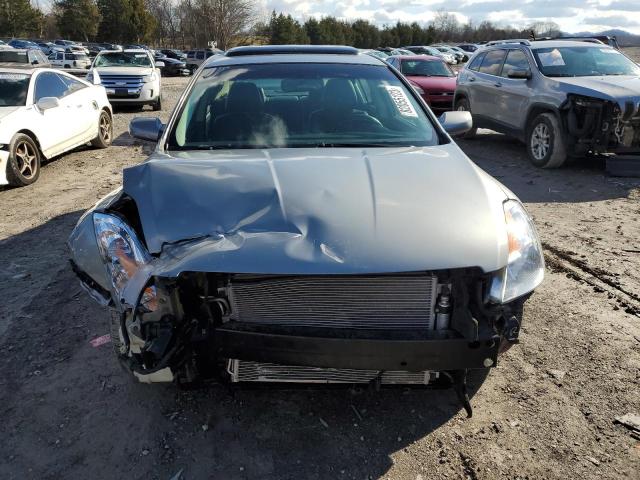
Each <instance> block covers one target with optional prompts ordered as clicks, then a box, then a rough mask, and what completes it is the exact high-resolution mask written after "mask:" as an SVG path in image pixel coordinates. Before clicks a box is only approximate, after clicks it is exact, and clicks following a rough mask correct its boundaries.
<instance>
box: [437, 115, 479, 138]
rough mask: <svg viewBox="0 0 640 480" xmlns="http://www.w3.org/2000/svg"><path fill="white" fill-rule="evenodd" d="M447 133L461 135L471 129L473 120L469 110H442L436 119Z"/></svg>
mask: <svg viewBox="0 0 640 480" xmlns="http://www.w3.org/2000/svg"><path fill="white" fill-rule="evenodd" d="M438 121H439V122H440V125H442V128H444V130H445V131H446V132H447V133H448V134H449V135H461V134H463V133H465V132H468V131H469V130H471V127H472V126H473V120H472V119H471V113H470V112H464V111H458V112H444V113H443V114H442V115H440V118H439V119H438Z"/></svg>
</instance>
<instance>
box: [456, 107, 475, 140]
mask: <svg viewBox="0 0 640 480" xmlns="http://www.w3.org/2000/svg"><path fill="white" fill-rule="evenodd" d="M456 111H458V112H469V113H471V106H470V105H469V100H467V99H466V98H461V99H460V100H458V101H457V102H456ZM477 132H478V129H477V128H475V127H472V128H471V129H470V130H468V131H467V132H465V133H464V134H462V135H460V136H461V137H462V138H474V137H475V136H476V133H477Z"/></svg>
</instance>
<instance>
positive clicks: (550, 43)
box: [530, 40, 612, 50]
mask: <svg viewBox="0 0 640 480" xmlns="http://www.w3.org/2000/svg"><path fill="white" fill-rule="evenodd" d="M555 47H597V48H603V47H607V48H612V47H610V46H609V45H606V44H603V43H592V42H583V41H580V40H538V41H534V42H531V46H530V48H531V49H532V50H535V49H537V48H555Z"/></svg>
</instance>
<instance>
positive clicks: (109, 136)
mask: <svg viewBox="0 0 640 480" xmlns="http://www.w3.org/2000/svg"><path fill="white" fill-rule="evenodd" d="M112 141H113V121H112V119H111V115H109V112H107V111H106V110H102V112H100V120H99V121H98V135H97V136H96V138H94V139H93V140H91V145H92V146H93V147H95V148H107V147H108V146H109V145H111V142H112Z"/></svg>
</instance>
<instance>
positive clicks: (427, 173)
mask: <svg viewBox="0 0 640 480" xmlns="http://www.w3.org/2000/svg"><path fill="white" fill-rule="evenodd" d="M123 189H124V191H125V193H127V194H128V195H129V196H131V197H132V198H133V199H134V200H135V202H136V204H137V206H138V210H139V213H140V218H141V222H142V229H143V232H144V238H145V241H146V244H147V247H148V249H149V251H150V252H151V253H153V254H160V257H159V261H158V263H157V265H156V267H157V270H156V272H155V273H156V274H159V273H163V274H171V275H175V274H178V273H180V271H219V272H251V273H292V274H295V273H364V272H370V273H373V272H379V273H382V272H397V271H418V270H426V269H442V268H459V267H480V268H482V269H483V270H485V271H494V270H497V269H499V268H501V267H503V266H504V265H505V264H506V257H507V251H506V232H505V229H504V213H503V208H502V202H503V201H504V199H505V198H506V195H505V193H504V191H503V190H502V188H501V186H500V185H499V184H498V183H497V182H496V181H495V180H493V179H492V178H491V177H489V176H488V175H486V174H485V173H484V172H482V171H481V170H480V169H479V168H477V167H476V166H475V165H474V164H473V163H472V162H471V161H470V160H469V159H468V158H467V157H466V156H465V155H464V154H463V153H462V151H461V150H460V149H459V148H458V147H457V146H455V145H454V144H448V145H441V146H436V147H425V148H375V149H355V148H344V149H342V148H336V149H333V148H322V149H270V150H227V151H202V152H172V154H171V155H167V154H163V153H156V154H154V155H153V156H152V157H151V158H150V159H149V160H148V161H146V162H144V163H142V164H140V165H137V166H134V167H131V168H128V169H126V170H125V172H124V186H123ZM160 270H162V272H160Z"/></svg>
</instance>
